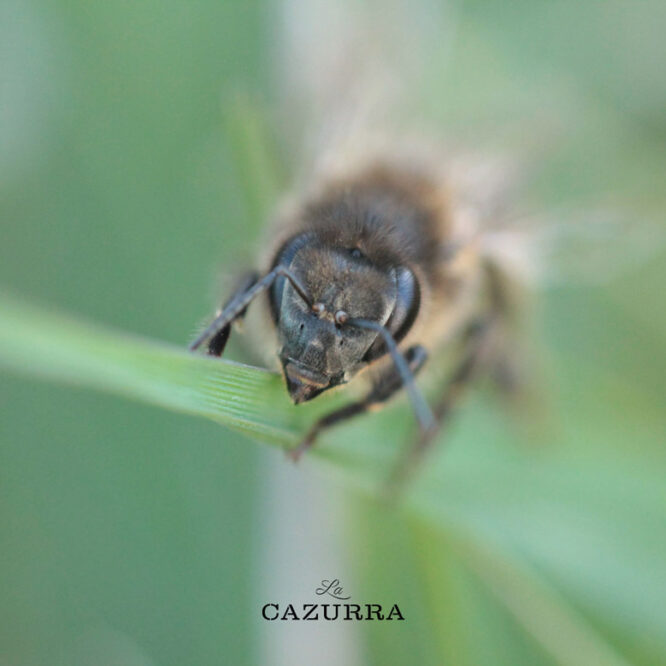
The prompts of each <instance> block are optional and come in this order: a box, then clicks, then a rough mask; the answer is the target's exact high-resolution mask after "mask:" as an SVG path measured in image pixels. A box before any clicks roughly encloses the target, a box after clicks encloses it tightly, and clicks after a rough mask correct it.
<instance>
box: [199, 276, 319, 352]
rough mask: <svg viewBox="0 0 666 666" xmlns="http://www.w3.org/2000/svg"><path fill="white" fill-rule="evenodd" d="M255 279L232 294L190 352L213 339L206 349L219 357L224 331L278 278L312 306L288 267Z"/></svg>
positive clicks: (303, 289) (224, 342)
mask: <svg viewBox="0 0 666 666" xmlns="http://www.w3.org/2000/svg"><path fill="white" fill-rule="evenodd" d="M257 277H258V276H256V275H254V274H253V275H252V280H248V282H249V284H250V285H251V286H250V287H246V288H245V289H239V290H237V291H236V293H234V295H233V296H232V297H231V299H230V300H229V301H228V303H227V304H226V305H225V306H224V308H222V310H221V311H220V312H219V313H218V314H217V315H216V316H215V319H213V321H212V322H211V323H210V324H209V325H208V326H207V327H206V328H205V329H204V330H203V331H202V332H201V333H200V334H199V336H198V337H197V338H196V340H194V342H192V343H191V344H190V346H189V349H190V351H194V350H195V349H198V348H199V347H201V345H202V344H204V342H208V341H210V340H213V339H215V340H216V342H215V344H213V345H212V349H211V346H210V344H209V345H208V348H209V352H210V353H212V354H215V355H216V356H219V355H220V354H221V353H222V350H224V345H225V344H226V342H227V339H228V337H229V330H225V329H228V327H230V326H231V324H232V323H233V322H234V321H235V320H236V319H238V318H239V317H242V316H243V314H244V313H245V311H246V310H247V307H248V305H250V303H251V302H252V300H253V299H254V298H256V297H257V296H258V295H259V294H261V293H262V292H264V291H266V290H267V289H270V287H271V286H272V285H273V283H274V282H275V280H277V279H278V278H281V277H282V278H286V279H287V280H289V282H290V283H291V285H292V287H293V288H294V289H295V290H296V292H297V293H298V294H299V295H300V297H301V298H302V299H303V300H304V301H305V302H306V303H307V304H308V306H312V301H311V300H310V297H309V296H308V295H307V292H306V291H305V288H304V287H303V285H302V284H301V281H300V280H299V279H298V277H296V275H294V274H293V273H292V272H291V270H290V269H289V267H288V266H284V265H282V264H278V265H277V266H275V268H273V270H271V271H270V272H268V273H266V275H264V277H262V278H261V279H257Z"/></svg>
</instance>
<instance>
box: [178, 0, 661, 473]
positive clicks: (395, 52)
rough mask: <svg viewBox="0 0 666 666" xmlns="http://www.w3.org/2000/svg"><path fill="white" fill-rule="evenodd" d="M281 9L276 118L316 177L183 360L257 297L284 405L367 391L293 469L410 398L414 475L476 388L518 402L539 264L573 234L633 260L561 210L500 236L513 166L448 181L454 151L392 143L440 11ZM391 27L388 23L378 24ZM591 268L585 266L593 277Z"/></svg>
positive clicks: (461, 170)
mask: <svg viewBox="0 0 666 666" xmlns="http://www.w3.org/2000/svg"><path fill="white" fill-rule="evenodd" d="M283 4H284V11H285V12H286V14H285V19H288V20H285V21H283V22H282V25H283V27H284V29H285V34H284V35H283V36H282V37H283V49H282V52H281V53H280V54H278V56H279V57H276V58H275V61H276V62H278V63H281V64H282V65H283V70H282V72H281V76H282V78H281V84H282V88H283V89H284V90H285V91H287V95H286V96H285V99H287V107H289V106H290V104H291V103H292V102H294V103H296V104H297V105H298V104H299V103H300V107H299V108H298V109H294V108H293V107H290V108H288V109H287V113H286V114H284V115H285V116H286V117H289V118H291V119H293V118H298V121H297V122H295V124H294V129H295V130H296V132H297V133H298V139H299V140H301V139H307V138H308V134H307V132H306V131H305V128H307V127H312V126H315V127H316V128H317V129H316V132H315V137H314V139H315V140H314V142H312V141H311V143H312V144H313V145H310V146H309V152H310V153H312V154H313V155H314V160H311V165H310V166H311V167H312V168H308V167H309V164H308V163H307V161H305V162H304V163H306V166H305V171H307V172H308V173H310V174H312V175H311V177H310V182H309V184H306V186H304V187H302V188H300V191H299V192H298V193H297V194H296V195H294V196H293V197H292V199H291V200H290V201H289V202H288V205H287V206H286V207H285V208H284V210H283V211H282V212H281V213H280V214H279V215H277V214H276V215H275V218H276V224H275V227H274V229H273V233H272V235H271V238H272V244H271V247H270V251H269V252H268V255H267V256H266V258H265V259H262V260H261V261H260V262H259V265H258V270H257V271H252V272H250V273H248V274H247V275H245V276H244V277H243V279H242V280H241V281H240V282H239V283H238V286H237V288H236V290H235V291H234V292H233V294H232V296H231V298H230V299H229V300H228V301H227V302H226V303H225V305H224V306H223V307H222V308H221V309H220V311H219V312H218V313H217V314H216V316H215V318H214V319H213V321H212V322H211V323H210V325H208V326H207V327H206V328H205V329H204V330H203V332H202V333H201V334H200V335H199V336H198V337H197V338H196V340H195V341H194V342H193V343H192V344H191V346H190V348H191V349H198V348H199V347H201V346H204V347H205V349H206V350H207V352H208V353H209V354H211V355H213V356H221V355H222V353H223V352H224V349H225V346H226V343H227V340H228V338H229V335H230V331H231V326H232V324H233V323H234V322H236V321H239V320H241V319H242V318H243V317H244V316H245V314H246V311H247V309H248V306H249V305H250V303H251V302H252V301H253V300H254V299H255V298H257V297H261V298H262V299H264V304H265V309H266V311H267V313H268V318H269V321H270V328H271V329H272V330H273V332H274V333H275V338H276V340H277V355H278V357H279V361H280V365H281V367H282V372H283V375H284V378H285V381H286V388H287V391H288V392H289V395H290V396H291V399H292V400H293V402H294V403H296V404H299V403H303V402H306V401H309V400H312V399H314V398H316V397H317V396H319V395H321V394H322V393H324V392H326V391H328V390H330V389H333V388H334V387H338V386H341V385H344V384H347V383H348V382H351V381H353V380H354V381H355V380H356V378H357V377H358V378H359V380H360V379H361V378H365V379H367V380H368V383H369V388H368V390H367V392H366V393H365V395H364V396H363V397H361V398H360V399H358V400H355V401H350V402H349V403H348V404H347V405H346V406H343V407H341V408H339V409H337V410H335V411H333V412H331V413H329V414H327V415H325V416H323V417H322V418H320V419H319V420H318V421H316V422H315V423H313V424H312V426H311V427H310V429H309V431H308V432H307V433H306V435H305V437H304V438H303V440H302V441H301V442H300V444H299V445H298V446H297V447H296V448H294V449H292V450H291V456H292V457H293V458H294V459H298V457H299V456H300V455H302V454H303V453H304V452H305V451H306V450H307V449H309V448H310V447H311V446H312V445H313V444H314V443H315V441H316V439H317V437H318V436H319V435H320V433H321V432H322V431H324V430H326V429H327V428H330V427H332V426H335V425H336V424H339V423H342V422H344V421H346V420H348V419H351V418H353V417H355V416H358V415H360V414H363V413H365V412H368V411H370V410H374V409H375V408H378V407H381V406H383V405H385V404H386V403H387V402H388V401H389V400H390V399H391V398H392V397H393V396H395V395H396V394H399V393H400V392H402V391H403V390H404V391H405V392H406V393H407V394H408V397H409V399H410V402H411V405H412V408H413V411H414V415H415V418H416V421H417V423H418V425H419V428H420V436H419V437H418V439H417V441H416V442H415V444H414V446H413V447H411V449H410V453H409V454H408V457H407V461H406V463H405V464H403V465H402V466H400V465H399V466H398V468H396V469H402V470H408V469H410V468H413V466H414V465H413V463H415V462H416V461H418V460H419V459H420V458H421V457H422V455H423V453H424V452H425V451H426V450H427V449H428V448H429V446H430V444H431V443H432V442H433V440H434V438H435V435H436V434H437V433H438V432H439V431H440V429H441V428H442V426H443V425H444V424H446V423H447V421H448V420H449V419H450V417H451V414H452V413H453V412H454V411H455V408H456V407H457V406H458V404H459V402H460V400H461V399H462V397H463V396H464V394H465V392H466V390H467V389H468V387H470V386H471V385H473V384H474V383H475V382H477V381H478V380H480V379H481V378H482V377H483V376H489V377H492V378H493V379H495V380H497V384H498V386H500V387H501V388H503V389H510V390H515V389H516V388H517V387H518V388H520V386H521V376H520V372H519V370H520V368H519V366H520V361H521V359H520V354H519V353H518V354H516V350H517V349H519V348H520V347H521V343H522V340H520V339H519V336H520V335H521V331H520V325H519V324H520V323H521V319H522V317H523V314H524V312H525V311H526V307H525V305H526V303H527V299H526V298H524V295H525V293H526V292H527V289H526V288H525V287H526V286H528V282H529V280H526V279H524V278H525V276H526V272H529V270H530V269H534V268H535V267H536V268H538V269H543V268H544V267H547V264H548V263H550V257H548V256H544V255H548V254H553V250H554V251H557V247H556V246H558V245H559V246H561V245H562V243H561V241H562V240H564V241H565V244H566V241H567V236H569V241H571V240H572V239H573V240H574V241H575V242H574V243H573V244H574V245H576V246H577V247H579V248H582V247H583V246H585V247H586V248H588V249H589V248H591V249H592V253H591V254H590V256H594V255H596V256H597V258H601V259H602V260H603V264H604V267H605V266H607V265H611V264H612V265H615V266H619V265H620V264H621V263H622V262H621V261H614V262H609V261H608V259H607V256H608V255H607V253H606V252H605V245H604V240H603V239H608V238H610V239H613V238H615V239H622V242H621V243H620V244H621V245H623V248H622V252H620V253H617V252H616V255H617V256H618V258H621V257H622V256H625V257H630V256H635V255H636V252H635V251H633V250H632V251H625V250H628V247H627V246H628V244H632V245H635V244H636V243H635V242H634V241H632V240H631V234H627V233H626V232H624V231H623V232H621V233H620V232H619V231H617V230H613V228H612V227H613V224H614V223H615V220H614V219H613V216H611V215H609V214H608V210H605V211H601V214H600V215H598V216H597V221H593V220H591V219H589V217H588V219H586V220H585V221H581V220H580V219H579V218H576V216H572V215H571V211H559V213H558V214H557V215H556V216H555V217H556V222H557V224H556V225H551V224H550V223H549V222H548V221H547V219H546V218H542V220H541V229H540V234H536V235H535V234H533V233H530V232H531V231H533V230H534V228H536V226H538V225H534V224H533V222H534V220H533V219H530V217H531V216H529V215H528V216H524V217H523V219H522V220H521V219H518V218H517V217H513V219H511V220H509V221H510V222H511V224H510V225H506V226H505V227H503V226H502V225H503V224H504V223H506V222H507V218H508V217H511V216H512V215H513V216H515V213H516V211H515V209H514V210H511V202H510V201H509V200H510V199H511V190H512V187H511V186H512V181H513V180H515V178H513V176H512V174H511V171H512V170H511V169H510V168H505V167H504V166H502V165H501V163H500V165H499V168H497V167H498V165H497V164H494V165H493V164H492V160H486V159H485V158H483V159H481V160H479V161H478V162H477V163H476V164H464V163H463V164H462V166H461V165H460V164H458V166H457V167H456V166H455V162H456V160H455V159H452V158H451V157H450V155H449V154H448V153H447V151H437V150H433V146H435V145H436V144H437V142H438V140H439V137H438V138H437V139H435V140H431V141H428V142H423V141H422V139H423V136H422V134H421V133H419V134H416V135H415V136H416V137H417V138H418V139H419V141H416V142H411V141H410V140H406V141H401V140H399V137H400V136H404V135H401V133H400V131H394V126H393V125H392V124H391V123H389V127H388V131H386V122H385V120H386V118H385V116H386V115H387V110H395V109H403V110H404V109H405V108H410V107H411V106H412V105H411V102H413V101H417V100H418V99H420V98H422V93H424V91H427V90H428V89H429V87H430V86H429V84H426V82H425V81H423V80H422V79H421V76H420V74H421V72H423V71H426V70H427V66H426V65H427V63H428V62H429V60H430V58H431V57H432V55H433V53H437V52H440V51H438V50H437V49H438V48H439V46H440V45H441V43H442V40H443V39H445V38H447V37H448V36H450V35H451V34H452V33H451V32H449V31H447V30H446V25H447V23H446V20H444V19H445V18H446V17H444V19H443V20H440V19H436V17H435V14H433V13H432V12H434V11H435V7H434V5H433V6H431V5H430V4H428V5H427V7H425V6H424V7H423V8H422V9H427V12H428V13H427V14H426V15H421V14H420V13H419V12H418V11H416V8H414V7H413V6H412V3H402V2H389V3H382V5H381V7H382V11H381V12H372V11H370V10H368V9H367V8H366V9H365V10H362V6H361V5H360V4H357V3H349V2H346V1H343V2H340V3H327V2H324V1H323V0H308V2H304V0H285V2H284V3H283ZM385 4H388V5H389V6H390V8H391V11H390V12H389V11H388V9H387V11H384V9H385V7H384V5H385ZM352 5H353V9H351V6H352ZM363 7H365V4H363ZM366 11H368V12H369V13H368V14H367V15H365V12H366ZM384 15H386V16H388V17H389V19H390V20H389V21H388V23H384V22H382V21H381V20H379V19H380V18H381V17H382V16H384ZM389 15H390V16H389ZM303 26H307V28H308V29H307V30H299V29H297V28H299V27H303ZM369 36H371V37H372V39H369ZM305 62H307V63H308V66H307V67H304V66H303V63H305ZM442 98H444V96H442ZM303 102H305V103H303ZM308 115H309V118H308V117H307V116H308ZM301 118H303V122H301ZM378 128H379V135H380V140H379V141H374V139H376V138H377V136H378V134H376V130H378ZM309 138H312V137H309ZM303 143H307V141H303ZM417 144H418V148H417V149H416V150H414V148H415V147H416V146H417ZM423 145H427V147H428V148H427V149H425V150H424V149H423ZM304 152H308V150H306V151H304ZM444 154H446V159H444V158H443V157H442V155H444ZM331 156H332V159H331ZM463 162H464V160H463ZM489 165H490V168H488V167H489ZM479 166H480V169H478V167H479ZM475 170H476V171H479V173H477V174H476V176H474V173H475ZM484 171H485V173H484ZM461 174H463V177H462V182H461V179H460V178H459V176H460V175H461ZM470 174H472V177H471V178H467V177H468V176H469V175H470ZM466 178H467V182H465V180H466ZM611 210H612V209H611ZM567 220H569V226H568V227H566V224H563V222H566V221H567ZM598 221H601V224H598V223H597V222H598ZM544 222H545V224H544ZM530 227H533V229H530ZM620 228H622V227H620ZM585 236H586V237H585ZM634 237H635V238H639V237H640V234H639V235H638V236H634ZM558 239H559V241H560V242H559V243H558V242H553V241H557V240H558ZM544 240H545V241H546V242H543V241H544ZM600 241H601V242H600ZM570 244H571V243H570ZM648 245H655V244H654V243H652V242H651V243H648ZM599 250H601V252H600V251H599ZM579 254H581V255H584V252H581V253H579ZM598 263H599V262H593V261H589V260H584V261H581V262H579V266H580V267H582V268H583V269H585V268H588V269H589V271H588V272H589V273H590V276H591V277H592V278H593V279H596V278H597V276H599V275H601V273H602V271H599V270H598ZM525 269H527V271H526V270H525ZM516 324H518V325H516ZM445 350H448V352H449V357H451V358H452V359H453V361H452V367H451V368H450V370H449V376H448V378H447V379H446V380H445V381H444V382H443V384H442V386H441V387H440V388H439V391H438V395H437V396H436V397H435V399H434V402H433V403H432V405H430V404H429V402H428V401H427V400H426V399H425V397H424V395H423V393H422V392H421V390H420V389H419V387H418V386H417V384H416V382H415V377H416V376H417V375H418V374H419V372H420V371H421V370H422V369H423V368H424V366H425V365H426V364H427V362H428V359H429V358H430V359H432V358H433V357H435V356H437V355H438V354H439V353H440V352H442V351H445ZM517 357H518V358H517ZM516 359H517V361H518V362H516ZM528 379H529V378H528ZM397 473H398V475H399V476H400V475H402V476H404V471H401V472H397Z"/></svg>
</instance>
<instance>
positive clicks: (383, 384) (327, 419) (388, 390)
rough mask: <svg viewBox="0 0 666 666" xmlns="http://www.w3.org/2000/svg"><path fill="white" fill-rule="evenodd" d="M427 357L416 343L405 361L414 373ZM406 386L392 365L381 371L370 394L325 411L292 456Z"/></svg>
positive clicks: (294, 449) (292, 450)
mask: <svg viewBox="0 0 666 666" xmlns="http://www.w3.org/2000/svg"><path fill="white" fill-rule="evenodd" d="M427 358H428V352H427V351H426V350H425V348H424V347H422V346H421V345H414V346H413V347H410V348H409V349H408V350H407V351H406V352H405V360H406V361H407V366H408V367H409V370H410V372H411V373H412V375H416V373H417V372H418V371H419V370H420V369H421V368H422V367H423V365H424V364H425V362H426V360H427ZM403 386H404V382H403V378H402V375H401V374H400V373H399V371H398V370H397V369H396V368H395V366H393V365H392V366H391V367H389V368H388V369H387V370H386V371H385V372H384V373H382V374H381V375H380V376H379V377H378V378H377V379H376V380H375V382H374V384H373V388H372V389H371V390H370V392H369V393H368V395H367V396H366V397H365V398H363V399H362V400H359V401H358V402H352V403H349V404H348V405H345V406H344V407H341V408H340V409H337V410H335V411H333V412H331V413H330V414H326V416H323V417H322V418H320V419H319V420H318V421H317V422H316V423H315V424H314V425H313V426H312V427H311V428H310V430H309V431H308V433H307V434H306V435H305V437H304V438H303V440H302V441H301V443H300V444H299V445H298V446H297V447H295V448H293V449H290V450H289V451H288V455H289V457H290V458H291V459H292V460H294V461H297V460H298V459H299V458H300V457H301V456H302V455H303V453H305V451H307V450H308V449H309V448H311V447H312V445H313V444H314V443H315V441H316V439H317V437H318V436H319V433H320V432H321V431H322V430H325V429H326V428H330V427H331V426H334V425H337V424H338V423H340V422H341V421H346V420H347V419H350V418H353V417H354V416H357V415H359V414H364V413H365V412H367V411H369V410H370V409H372V408H375V407H377V406H380V405H383V404H384V403H385V402H387V401H388V400H389V398H391V397H393V396H394V395H395V394H396V393H397V392H398V391H399V390H400V389H402V388H403Z"/></svg>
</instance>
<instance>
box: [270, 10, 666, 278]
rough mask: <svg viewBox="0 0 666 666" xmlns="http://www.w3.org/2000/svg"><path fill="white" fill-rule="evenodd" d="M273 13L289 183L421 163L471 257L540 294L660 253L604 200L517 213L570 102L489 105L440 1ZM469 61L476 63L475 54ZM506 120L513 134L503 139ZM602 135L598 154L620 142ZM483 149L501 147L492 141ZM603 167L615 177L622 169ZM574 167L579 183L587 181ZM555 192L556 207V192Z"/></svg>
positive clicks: (563, 130)
mask: <svg viewBox="0 0 666 666" xmlns="http://www.w3.org/2000/svg"><path fill="white" fill-rule="evenodd" d="M278 6H279V16H280V21H279V26H280V29H279V30H278V31H277V33H276V35H277V41H276V49H277V52H276V58H275V66H276V67H277V68H278V69H279V71H278V72H277V77H276V78H277V80H278V81H279V82H280V83H279V86H280V91H281V95H279V97H281V99H282V109H283V110H282V115H283V126H284V127H285V128H286V130H287V131H286V135H287V136H290V137H291V139H290V140H291V143H292V145H291V146H289V148H290V150H289V153H290V154H291V155H294V156H295V163H296V165H297V167H298V169H300V170H301V172H302V175H303V176H305V177H308V176H310V175H311V174H312V173H313V171H316V170H318V169H323V170H327V171H330V170H331V169H333V170H335V169H336V168H344V166H345V164H346V163H352V162H354V161H357V160H358V157H359V155H361V156H363V155H367V154H372V153H373V152H379V153H384V154H386V153H388V154H389V155H390V154H396V153H398V152H400V151H405V148H408V149H412V150H413V152H416V153H419V156H420V157H423V156H425V157H427V158H428V160H429V162H430V163H431V164H432V162H433V157H434V159H435V160H437V159H438V160H439V164H440V166H441V173H442V178H445V179H446V183H447V185H446V186H447V187H449V188H450V189H451V191H452V194H453V196H452V199H453V201H454V209H455V210H454V214H455V216H456V218H458V219H461V220H464V221H465V224H466V226H467V227H468V228H469V229H472V230H475V231H474V232H472V233H477V234H478V236H479V238H480V242H481V243H482V245H483V250H484V252H486V253H487V254H489V255H492V256H494V257H496V258H498V259H499V260H501V261H502V262H503V264H504V265H505V266H506V267H507V269H510V270H513V271H514V272H515V273H518V274H520V275H521V276H523V277H525V278H527V279H528V280H530V281H532V282H534V283H538V284H539V285H542V286H553V285H558V284H561V283H563V282H576V283H592V284H595V283H600V282H605V281H608V280H612V279H613V278H615V277H616V276H618V275H621V274H623V273H624V272H626V271H631V270H632V269H634V268H635V267H637V266H640V265H641V264H642V263H643V262H645V261H646V260H648V259H649V258H650V257H651V256H653V255H655V254H656V253H657V252H658V251H659V250H660V249H662V248H663V247H664V236H665V234H664V230H663V227H662V226H660V224H659V223H658V222H657V221H656V220H657V219H658V218H657V216H656V215H652V214H651V213H650V212H649V211H648V212H645V211H644V210H642V209H641V207H639V206H629V205H627V203H626V202H623V201H622V198H621V196H618V197H617V200H613V201H612V202H608V201H607V197H605V196H600V197H599V198H598V199H595V197H594V194H593V193H588V195H587V202H588V203H585V204H576V205H570V206H568V205H566V204H564V205H558V207H557V209H556V210H549V211H547V212H544V213H538V214H531V213H530V214H525V213H524V211H525V210H526V209H528V205H527V204H526V203H525V200H524V196H523V194H524V191H525V190H529V183H528V182H527V180H528V179H527V178H526V176H529V175H530V174H531V172H532V171H533V170H534V165H535V164H540V165H541V164H543V163H546V162H548V160H549V159H550V157H549V151H552V152H553V153H557V151H558V150H559V149H560V145H559V144H560V142H561V137H562V136H570V135H572V134H573V133H574V129H575V127H577V125H576V124H577V123H579V122H582V121H581V120H580V118H582V117H583V116H584V111H585V105H584V102H581V101H580V99H579V98H578V97H570V96H567V94H565V93H568V91H563V90H558V89H555V88H553V87H552V86H550V85H549V86H546V88H544V89H543V90H537V89H536V88H535V89H534V90H532V91H525V92H524V91H523V90H522V88H521V89H520V91H519V93H517V92H516V91H515V90H514V91H513V92H512V91H511V90H510V84H511V83H512V82H511V81H508V80H507V81H506V82H505V85H504V86H503V88H502V90H501V92H500V93H497V94H496V96H495V97H493V96H490V95H488V94H487V92H486V89H485V88H484V87H483V86H484V83H485V84H486V85H491V84H493V83H494V82H495V81H496V77H495V76H493V77H492V78H489V79H487V80H485V81H484V80H481V79H479V80H478V81H476V80H475V76H476V75H477V70H478V69H480V67H477V66H476V65H477V63H475V62H474V61H471V60H469V56H468V54H467V52H466V50H465V42H466V40H470V39H475V38H476V37H477V35H475V33H474V32H473V30H472V31H470V30H469V24H466V23H465V22H464V21H462V20H460V15H459V14H457V13H456V7H455V6H454V5H453V4H452V3H451V4H447V3H442V2H429V1H425V2H413V1H412V2H408V1H406V0H382V1H381V2H379V1H373V0H370V1H367V0H366V1H365V2H361V1H360V0H337V1H336V2H330V0H281V1H280V2H279V3H278ZM474 52H475V53H482V49H479V48H478V44H477V49H476V50H475V51H474ZM491 64H492V62H491ZM482 65H483V66H485V67H486V68H487V69H488V71H492V72H493V74H494V69H493V67H490V68H488V63H482ZM461 71H462V75H460V72H461ZM551 88H552V97H550V98H548V99H547V100H546V98H545V95H546V94H549V92H551ZM546 91H548V92H546ZM514 98H515V99H514ZM546 101H547V102H548V103H547V104H546V103H545V102H546ZM493 104H494V105H495V107H493ZM511 104H515V109H514V110H513V111H512V112H511V113H508V114H507V112H506V107H507V106H508V107H509V108H510V109H511V108H513V107H511V106H510V105H511ZM433 109H434V112H433ZM544 109H547V112H544ZM537 110H538V111H537ZM540 114H541V115H540ZM549 114H550V115H549ZM553 116H554V117H556V118H557V120H556V122H554V123H553V122H552V117H553ZM433 119H435V120H436V123H435V124H433V122H432V121H433ZM512 122H513V123H515V122H519V125H520V127H519V128H518V129H517V131H516V128H515V126H511V123H512ZM609 122H610V121H609ZM507 126H508V127H509V129H507ZM610 126H611V127H613V129H614V131H609V132H608V133H607V136H608V141H609V142H612V140H613V136H615V135H616V134H620V133H619V132H617V131H616V130H617V128H615V127H614V126H613V125H610ZM507 135H509V136H510V140H508V141H507V140H506V137H507ZM489 137H490V139H489ZM495 137H501V138H502V139H503V140H502V141H499V140H498V141H496V142H495V143H493V139H494V138H495ZM470 147H471V148H473V149H474V151H475V152H472V153H470V152H469V149H470ZM414 149H415V150H414ZM574 151H580V146H579V145H578V144H576V145H575V146H574ZM507 156H509V157H507ZM560 159H562V157H561V156H560ZM615 161H616V162H617V164H618V165H620V166H619V167H618V168H620V167H621V165H622V164H624V161H623V160H622V159H619V158H617V159H616V160H615ZM578 168H579V169H582V171H581V178H582V177H584V175H585V170H589V169H590V167H589V165H587V164H585V163H583V166H580V167H578ZM594 168H595V165H594V164H593V165H592V169H594ZM619 180H622V178H621V177H620V179H619ZM610 188H611V186H610V185H608V189H610ZM573 189H576V188H573ZM558 194H559V192H558ZM561 194H562V196H561V197H560V199H561V200H566V197H567V193H566V191H564V189H563V190H562V193H561ZM536 207H537V208H538V204H537V206H536ZM529 209H530V210H534V209H535V205H534V203H533V202H532V203H530V204H529Z"/></svg>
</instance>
